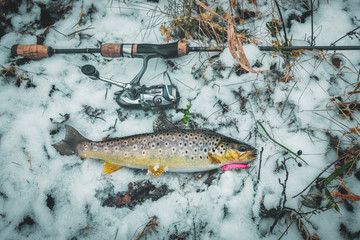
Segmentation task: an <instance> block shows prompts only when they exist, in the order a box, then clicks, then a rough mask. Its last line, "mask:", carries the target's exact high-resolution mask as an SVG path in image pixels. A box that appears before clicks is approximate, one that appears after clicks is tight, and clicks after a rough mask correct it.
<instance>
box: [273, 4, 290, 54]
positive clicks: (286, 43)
mask: <svg viewBox="0 0 360 240" xmlns="http://www.w3.org/2000/svg"><path fill="white" fill-rule="evenodd" d="M274 2H275V4H276V8H277V9H278V12H279V16H280V20H281V23H282V26H283V30H284V38H285V46H286V47H287V46H289V44H288V38H287V35H286V28H285V23H284V19H283V17H282V14H281V11H280V6H279V4H278V2H277V0H274Z"/></svg>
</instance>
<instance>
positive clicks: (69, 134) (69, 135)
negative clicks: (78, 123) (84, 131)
mask: <svg viewBox="0 0 360 240" xmlns="http://www.w3.org/2000/svg"><path fill="white" fill-rule="evenodd" d="M65 129H66V135H65V139H64V141H65V142H68V143H81V142H86V141H89V139H87V138H86V137H84V136H83V135H81V134H80V133H79V132H78V131H77V130H76V129H75V128H73V127H71V126H69V125H65Z"/></svg>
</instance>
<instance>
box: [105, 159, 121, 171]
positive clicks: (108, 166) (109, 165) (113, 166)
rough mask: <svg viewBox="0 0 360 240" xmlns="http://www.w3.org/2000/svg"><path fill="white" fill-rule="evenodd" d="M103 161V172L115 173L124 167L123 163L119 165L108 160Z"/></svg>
mask: <svg viewBox="0 0 360 240" xmlns="http://www.w3.org/2000/svg"><path fill="white" fill-rule="evenodd" d="M103 163H104V168H103V174H109V173H113V172H115V171H117V170H119V169H120V168H122V167H123V166H121V165H117V164H114V163H111V162H108V161H103Z"/></svg>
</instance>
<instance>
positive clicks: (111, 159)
mask: <svg viewBox="0 0 360 240" xmlns="http://www.w3.org/2000/svg"><path fill="white" fill-rule="evenodd" d="M53 146H54V148H55V149H56V150H57V151H58V152H59V153H60V154H61V155H72V154H77V155H78V156H80V157H81V158H95V159H99V160H102V161H103V163H104V169H103V173H104V174H108V173H112V172H114V171H116V170H118V169H120V168H122V167H129V168H139V169H148V172H149V174H150V175H151V176H152V177H157V176H159V175H160V174H161V173H162V172H163V171H170V172H199V171H208V170H211V169H215V168H220V167H222V166H225V165H230V164H239V163H247V162H249V161H251V160H254V159H255V158H256V149H254V148H253V147H251V146H250V145H248V144H245V143H243V142H239V141H237V140H235V139H232V138H229V137H226V136H223V135H220V134H217V133H213V132H210V131H199V130H179V129H170V130H169V129H165V130H159V131H155V132H154V133H147V134H138V135H133V136H128V137H122V138H116V139H108V140H106V141H91V140H88V139H86V138H85V137H83V136H82V135H81V134H80V133H79V132H78V131H77V130H76V129H74V128H72V127H70V126H66V136H65V139H64V140H62V141H60V142H59V143H56V144H54V145H53Z"/></svg>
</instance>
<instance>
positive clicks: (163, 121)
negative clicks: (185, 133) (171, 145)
mask: <svg viewBox="0 0 360 240" xmlns="http://www.w3.org/2000/svg"><path fill="white" fill-rule="evenodd" d="M174 129H178V127H177V126H176V125H175V124H173V123H172V122H170V121H169V120H168V119H167V118H166V117H164V116H159V117H158V118H157V119H156V120H155V121H154V123H153V130H154V132H158V131H161V130H174Z"/></svg>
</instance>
